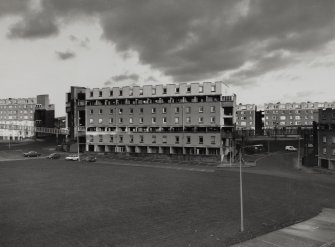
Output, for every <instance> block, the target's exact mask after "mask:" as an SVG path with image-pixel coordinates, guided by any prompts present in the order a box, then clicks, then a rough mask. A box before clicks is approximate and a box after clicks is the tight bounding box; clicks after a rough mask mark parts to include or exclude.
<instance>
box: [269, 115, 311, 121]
mask: <svg viewBox="0 0 335 247" xmlns="http://www.w3.org/2000/svg"><path fill="white" fill-rule="evenodd" d="M265 119H270V117H269V116H265ZM271 119H272V120H277V119H278V120H286V119H291V120H292V119H295V120H301V119H302V117H301V116H289V117H287V116H280V117H277V116H272V118H271ZM304 119H314V116H305V117H304Z"/></svg>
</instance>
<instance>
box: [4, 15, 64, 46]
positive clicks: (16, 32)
mask: <svg viewBox="0 0 335 247" xmlns="http://www.w3.org/2000/svg"><path fill="white" fill-rule="evenodd" d="M58 31H59V30H58V26H57V25H56V23H55V19H54V18H53V17H51V16H50V15H49V14H48V13H46V12H39V13H34V14H28V15H27V16H25V17H24V18H23V19H22V20H20V21H19V22H17V23H16V24H14V25H13V26H12V27H11V28H10V31H9V33H8V37H9V38H12V39H15V38H22V39H37V38H45V37H49V36H51V35H55V34H57V33H58Z"/></svg>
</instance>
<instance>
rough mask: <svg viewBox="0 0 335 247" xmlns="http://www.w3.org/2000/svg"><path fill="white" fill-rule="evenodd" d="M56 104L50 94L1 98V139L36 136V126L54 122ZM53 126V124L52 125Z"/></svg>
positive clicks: (20, 138)
mask: <svg viewBox="0 0 335 247" xmlns="http://www.w3.org/2000/svg"><path fill="white" fill-rule="evenodd" d="M53 117H54V105H51V104H49V96H48V95H38V96H37V98H18V99H15V98H9V99H0V139H2V140H22V139H24V138H29V137H33V136H35V127H49V126H46V125H45V124H49V123H51V124H53ZM50 127H51V126H50Z"/></svg>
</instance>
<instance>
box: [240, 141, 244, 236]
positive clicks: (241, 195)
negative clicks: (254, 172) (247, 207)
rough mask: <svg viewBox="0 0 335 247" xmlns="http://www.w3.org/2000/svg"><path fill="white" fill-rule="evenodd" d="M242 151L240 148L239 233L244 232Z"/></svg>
mask: <svg viewBox="0 0 335 247" xmlns="http://www.w3.org/2000/svg"><path fill="white" fill-rule="evenodd" d="M242 149H243V147H242V146H241V147H240V213H241V232H244V216H243V180H242Z"/></svg>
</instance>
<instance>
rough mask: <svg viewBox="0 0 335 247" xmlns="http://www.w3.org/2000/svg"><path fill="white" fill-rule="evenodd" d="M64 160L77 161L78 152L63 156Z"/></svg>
mask: <svg viewBox="0 0 335 247" xmlns="http://www.w3.org/2000/svg"><path fill="white" fill-rule="evenodd" d="M65 160H72V161H78V160H79V156H78V154H70V155H69V156H66V157H65Z"/></svg>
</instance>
